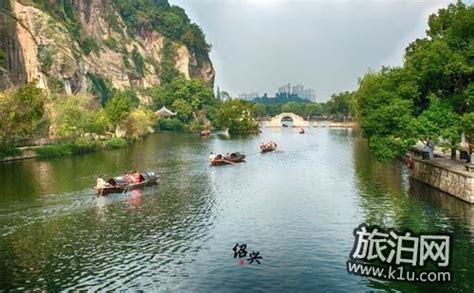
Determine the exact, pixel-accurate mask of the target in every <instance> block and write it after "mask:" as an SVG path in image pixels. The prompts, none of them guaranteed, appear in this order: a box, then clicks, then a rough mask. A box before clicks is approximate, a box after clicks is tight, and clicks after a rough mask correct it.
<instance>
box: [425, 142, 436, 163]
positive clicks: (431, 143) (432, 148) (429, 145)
mask: <svg viewBox="0 0 474 293" xmlns="http://www.w3.org/2000/svg"><path fill="white" fill-rule="evenodd" d="M426 146H427V147H428V149H429V152H430V159H432V158H433V153H434V148H435V145H434V142H433V140H431V137H428V141H427V142H426Z"/></svg>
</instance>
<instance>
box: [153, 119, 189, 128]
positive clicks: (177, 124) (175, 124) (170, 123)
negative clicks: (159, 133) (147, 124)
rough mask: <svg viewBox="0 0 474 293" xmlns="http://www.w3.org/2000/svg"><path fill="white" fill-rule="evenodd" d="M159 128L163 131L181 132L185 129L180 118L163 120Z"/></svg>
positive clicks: (160, 121) (159, 123)
mask: <svg viewBox="0 0 474 293" xmlns="http://www.w3.org/2000/svg"><path fill="white" fill-rule="evenodd" d="M158 126H159V128H160V129H161V130H173V131H181V130H183V129H184V125H183V122H181V120H179V119H178V118H163V119H160V120H159V122H158Z"/></svg>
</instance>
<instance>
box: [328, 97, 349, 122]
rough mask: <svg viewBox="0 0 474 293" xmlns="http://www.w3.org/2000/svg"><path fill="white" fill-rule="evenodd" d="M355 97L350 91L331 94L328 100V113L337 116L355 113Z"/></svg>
mask: <svg viewBox="0 0 474 293" xmlns="http://www.w3.org/2000/svg"><path fill="white" fill-rule="evenodd" d="M352 108H353V97H352V94H351V93H350V92H341V93H338V94H333V95H331V99H330V100H329V101H328V102H327V111H328V114H332V115H336V116H338V117H339V116H346V117H347V116H349V115H351V116H352V114H353V110H352Z"/></svg>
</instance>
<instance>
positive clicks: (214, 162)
mask: <svg viewBox="0 0 474 293" xmlns="http://www.w3.org/2000/svg"><path fill="white" fill-rule="evenodd" d="M210 163H211V166H222V165H232V164H233V162H231V161H228V160H226V158H225V157H224V156H222V155H217V156H216V157H215V158H214V160H212V162H210Z"/></svg>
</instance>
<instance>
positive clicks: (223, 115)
mask: <svg viewBox="0 0 474 293" xmlns="http://www.w3.org/2000/svg"><path fill="white" fill-rule="evenodd" d="M217 117H218V120H219V123H220V125H222V127H225V128H228V129H229V133H252V132H257V131H258V124H257V123H256V121H255V119H254V118H253V115H252V105H251V104H250V103H248V102H246V101H243V100H228V101H225V102H224V103H222V106H221V108H220V109H219V112H218V115H217Z"/></svg>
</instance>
